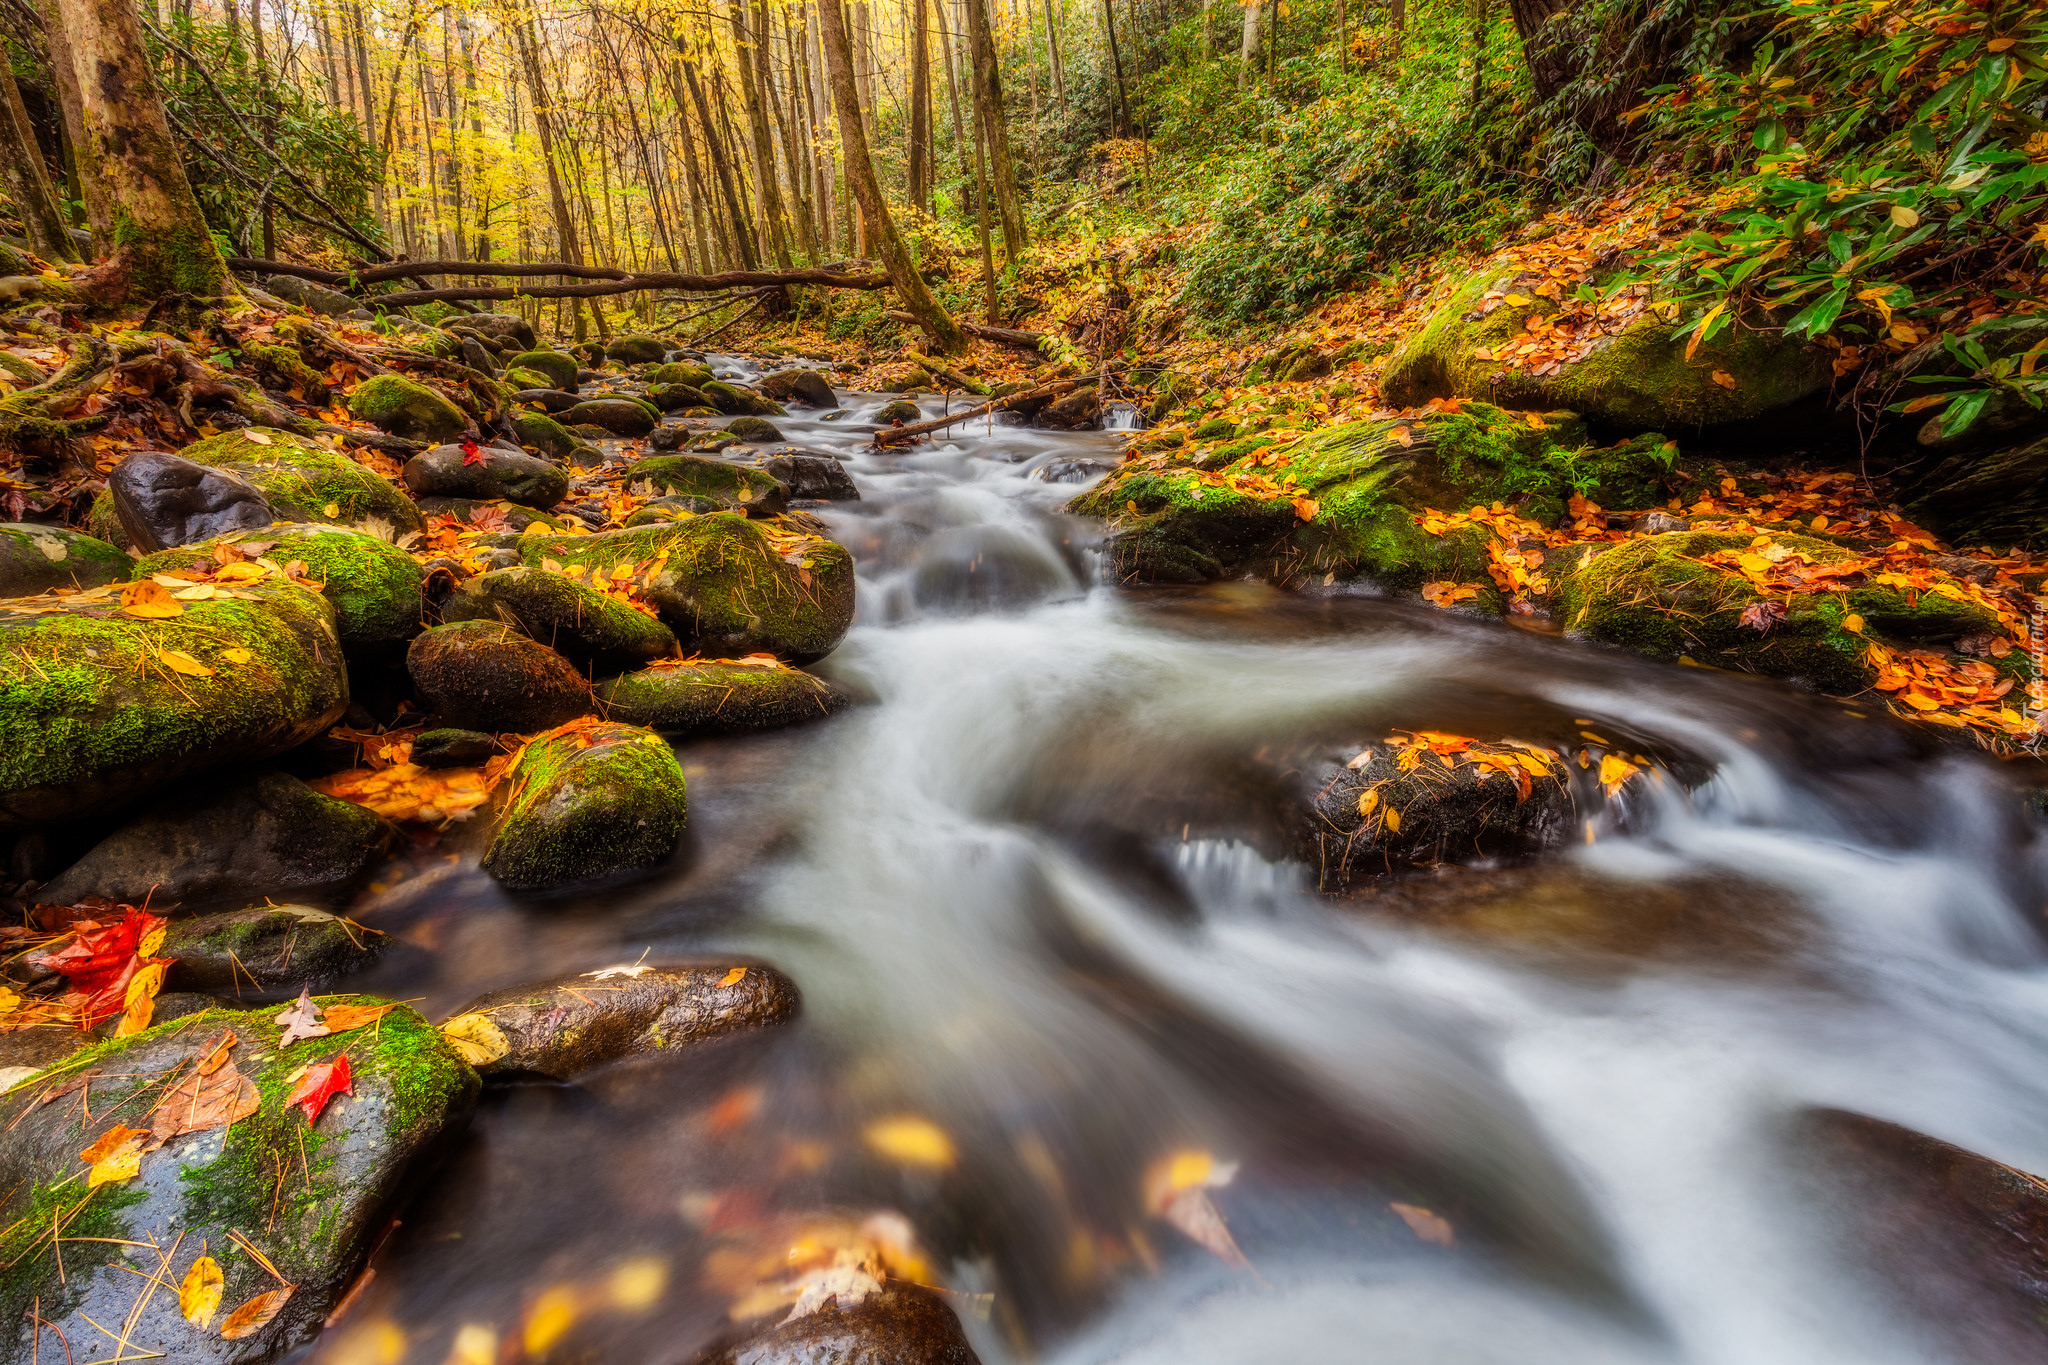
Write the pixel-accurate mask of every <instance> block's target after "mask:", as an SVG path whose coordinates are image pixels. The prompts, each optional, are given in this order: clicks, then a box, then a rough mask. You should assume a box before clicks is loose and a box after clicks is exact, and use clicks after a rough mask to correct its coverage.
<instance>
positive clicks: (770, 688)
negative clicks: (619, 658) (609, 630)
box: [597, 664, 849, 735]
mask: <svg viewBox="0 0 2048 1365" xmlns="http://www.w3.org/2000/svg"><path fill="white" fill-rule="evenodd" d="M597 696H598V700H599V701H601V702H603V703H604V707H605V714H607V715H608V716H610V717H611V718H612V719H614V720H620V721H624V722H626V723H627V724H629V725H646V726H650V727H652V728H654V729H656V730H661V731H664V732H666V733H671V734H687V735H720V734H736V733H740V732H744V731H750V730H779V729H781V728H782V727H784V726H787V725H797V724H801V723H802V722H804V721H808V720H822V719H823V718H824V717H826V716H829V715H832V714H834V713H835V712H838V711H843V710H845V709H846V707H847V706H848V705H849V702H848V699H847V696H846V694H845V693H844V692H841V691H840V690H839V689H838V688H836V687H834V686H833V685H832V684H831V683H829V682H826V681H825V680H824V679H823V678H820V677H816V676H814V675H812V674H809V673H804V672H800V671H799V670H797V669H794V668H760V667H754V666H751V665H747V664H669V665H665V666H662V667H656V668H643V669H641V670H640V671H639V672H637V673H626V674H623V675H621V676H619V677H616V678H609V679H607V680H605V681H604V682H601V683H599V684H598V687H597Z"/></svg>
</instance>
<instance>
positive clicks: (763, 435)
mask: <svg viewBox="0 0 2048 1365" xmlns="http://www.w3.org/2000/svg"><path fill="white" fill-rule="evenodd" d="M725 429H726V431H728V432H729V433H731V434H732V436H733V437H734V438H735V439H737V440H741V441H746V442H748V443H749V444H758V443H760V442H762V441H779V440H781V439H782V432H781V430H780V429H779V428H778V427H777V426H776V425H775V423H773V422H771V421H769V420H768V419H767V418H765V417H735V418H733V419H732V420H731V421H730V422H727V423H726V424H725Z"/></svg>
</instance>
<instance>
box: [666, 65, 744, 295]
mask: <svg viewBox="0 0 2048 1365" xmlns="http://www.w3.org/2000/svg"><path fill="white" fill-rule="evenodd" d="M682 63H683V79H684V80H685V81H686V82H688V84H689V87H690V99H691V102H692V103H694V104H695V105H696V106H697V124H698V126H699V127H700V128H702V129H703V130H704V146H705V149H706V151H707V152H708V153H709V154H710V157H711V169H712V171H713V173H714V174H715V175H716V176H717V177H718V188H719V190H720V191H721V192H722V193H723V194H724V196H725V207H726V211H727V213H728V214H730V216H731V218H732V235H733V243H734V245H736V246H737V247H738V248H739V253H740V264H741V265H742V266H744V267H746V268H747V269H748V270H752V269H754V268H755V267H756V266H757V265H758V264H759V263H760V257H759V256H757V255H755V254H754V228H753V224H752V223H750V222H749V221H748V220H747V216H746V215H745V214H744V213H742V212H741V211H740V196H739V192H738V191H737V190H735V189H734V188H733V183H732V168H731V167H730V166H729V165H727V164H726V156H725V149H724V148H723V147H722V146H721V145H720V142H719V137H718V125H717V124H716V123H714V122H712V119H711V106H710V105H709V104H708V103H706V102H705V99H704V83H703V82H702V81H700V80H698V79H697V65H696V63H695V62H693V61H691V60H690V58H689V57H688V56H685V57H683V59H682Z"/></svg>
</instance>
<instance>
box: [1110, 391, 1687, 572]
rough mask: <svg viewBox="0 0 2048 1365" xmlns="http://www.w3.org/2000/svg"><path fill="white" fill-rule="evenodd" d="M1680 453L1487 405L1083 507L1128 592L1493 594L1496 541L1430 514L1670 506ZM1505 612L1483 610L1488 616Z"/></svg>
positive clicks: (1236, 459)
mask: <svg viewBox="0 0 2048 1365" xmlns="http://www.w3.org/2000/svg"><path fill="white" fill-rule="evenodd" d="M1675 454H1676V452H1675V449H1672V448H1668V447H1667V446H1666V444H1665V443H1664V442H1662V441H1660V440H1659V439H1658V438H1657V437H1654V436H1649V437H1641V438H1638V439H1636V440H1634V441H1631V442H1628V443H1625V444H1623V445H1620V446H1615V447H1611V448H1605V449H1601V448H1595V447H1593V446H1592V444H1591V442H1590V441H1589V439H1588V437H1587V434H1586V429H1585V426H1584V424H1583V423H1581V422H1579V421H1577V420H1576V419H1575V418H1574V417H1573V416H1572V415H1571V414H1569V413H1551V414H1549V415H1548V416H1547V417H1541V418H1536V419H1534V420H1533V421H1532V420H1531V419H1529V418H1526V417H1523V416H1521V415H1518V414H1512V413H1507V412H1503V411H1502V410H1500V409H1499V408H1494V407H1490V406H1487V405H1485V404H1480V403H1467V404H1464V405H1463V407H1462V410H1460V411H1458V412H1454V413H1435V414H1425V415H1423V416H1420V417H1416V418H1411V419H1407V420H1396V419H1380V420H1374V421H1365V422H1347V423H1343V424H1341V425H1339V426H1334V427H1324V428H1322V429H1320V430H1316V431H1311V432H1308V433H1306V434H1303V435H1299V436H1293V435H1285V436H1274V437H1270V438H1267V437H1248V438H1245V439H1243V440H1239V441H1232V442H1228V443H1225V444H1222V445H1217V446H1192V447H1188V448H1187V449H1186V451H1185V453H1184V454H1183V456H1182V458H1183V459H1184V460H1185V461H1186V463H1183V464H1175V465H1168V466H1165V467H1163V468H1155V467H1152V466H1151V465H1149V464H1145V465H1138V466H1127V467H1126V471H1127V472H1124V473H1123V474H1121V475H1120V476H1119V477H1116V478H1110V479H1104V480H1103V481H1102V482H1101V483H1099V484H1097V485H1096V486H1095V487H1094V488H1092V489H1090V490H1088V491H1087V492H1086V493H1083V494H1082V495H1081V496H1079V497H1078V498H1076V499H1075V500H1074V502H1073V503H1072V504H1071V506H1072V508H1073V510H1075V511H1077V512H1082V513H1086V514H1090V515H1094V516H1100V517H1104V518H1106V519H1107V520H1108V521H1109V522H1110V524H1111V526H1112V528H1113V529H1114V531H1115V538H1114V539H1113V541H1112V542H1111V546H1110V550H1111V560H1112V564H1113V567H1114V571H1115V574H1116V576H1117V577H1118V578H1119V579H1121V580H1124V581H1128V582H1151V583H1201V582H1206V581H1208V580H1210V579H1215V578H1221V577H1223V576H1224V575H1225V574H1229V573H1238V572H1246V571H1250V572H1256V573H1263V574H1266V575H1268V576H1272V577H1280V578H1294V577H1299V576H1307V575H1310V574H1315V575H1334V576H1335V577H1337V578H1344V579H1350V578H1359V577H1363V578H1369V579H1372V580H1374V581H1377V582H1380V583H1384V584H1386V585H1388V586H1392V587H1400V588H1414V587H1418V586H1420V585H1421V584H1422V583H1424V582H1426V581H1431V580H1446V579H1448V580H1454V581H1459V582H1480V583H1484V582H1486V581H1487V566H1488V553H1487V546H1488V542H1489V541H1490V540H1491V538H1492V533H1491V532H1490V531H1489V530H1488V529H1487V528H1486V527H1484V526H1475V525H1464V526H1459V527H1456V528H1455V529H1449V530H1446V531H1443V532H1441V533H1439V532H1433V531H1430V530H1428V529H1427V528H1426V527H1425V526H1424V525H1423V524H1422V522H1421V520H1420V519H1419V518H1420V516H1421V514H1423V513H1425V512H1428V511H1431V510H1434V511H1438V512H1448V513H1462V512H1464V511H1466V510H1467V509H1469V508H1471V507H1472V506H1474V505H1475V504H1478V505H1489V506H1490V505H1491V504H1493V503H1496V502H1501V503H1514V504H1516V505H1517V512H1518V515H1521V516H1523V517H1527V518H1530V519H1532V520H1536V521H1549V522H1554V521H1556V520H1557V519H1559V518H1561V517H1562V516H1563V515H1564V513H1565V511H1566V508H1567V504H1568V500H1569V499H1570V498H1571V496H1572V495H1573V494H1574V493H1575V492H1578V491H1581V490H1583V491H1585V492H1587V494H1588V496H1594V497H1597V499H1598V500H1599V501H1600V502H1601V503H1603V504H1605V505H1608V506H1615V507H1644V506H1651V505H1654V504H1656V503H1660V502H1662V501H1663V500H1664V497H1663V488H1664V484H1663V480H1664V478H1665V476H1666V475H1667V473H1668V472H1669V469H1670V465H1671V462H1672V459H1673V458H1674V456H1675ZM1494 600H1496V599H1494V598H1493V597H1492V595H1491V592H1490V590H1489V591H1488V592H1487V593H1483V594H1482V605H1490V604H1491V603H1492V601H1494Z"/></svg>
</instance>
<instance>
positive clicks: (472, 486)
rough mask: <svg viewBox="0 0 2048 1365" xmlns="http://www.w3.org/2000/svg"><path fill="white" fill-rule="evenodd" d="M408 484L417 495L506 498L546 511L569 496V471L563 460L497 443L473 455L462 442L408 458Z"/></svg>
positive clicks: (524, 505)
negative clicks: (554, 460) (503, 447)
mask: <svg viewBox="0 0 2048 1365" xmlns="http://www.w3.org/2000/svg"><path fill="white" fill-rule="evenodd" d="M405 486H406V487H407V488H409V489H411V490H412V492H413V496H415V497H441V498H471V499H475V500H477V501H480V502H495V501H498V500H500V499H503V500H504V501H506V502H516V503H518V504H519V505H520V506H522V507H534V508H538V509H539V510H541V511H543V512H545V511H546V510H547V509H548V508H550V507H553V506H554V505H555V504H556V503H558V502H560V501H561V500H562V499H563V498H566V497H568V496H569V476H568V475H567V474H565V473H563V472H562V470H561V468H560V467H559V466H557V465H553V464H550V463H549V462H548V461H546V460H541V459H536V458H535V457H533V456H531V455H523V454H515V453H513V452H511V451H506V450H499V449H497V448H496V447H493V446H483V447H480V448H479V449H478V450H477V453H476V455H475V456H474V457H472V456H470V455H468V454H467V453H466V452H464V450H463V448H462V447H461V446H459V445H451V446H436V447H434V449H432V450H427V451H422V452H420V453H419V454H418V455H415V456H413V457H412V458H411V459H410V460H407V461H406V462H405Z"/></svg>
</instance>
